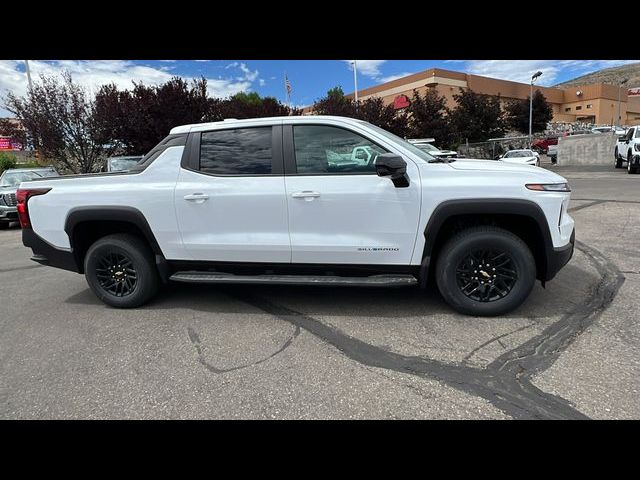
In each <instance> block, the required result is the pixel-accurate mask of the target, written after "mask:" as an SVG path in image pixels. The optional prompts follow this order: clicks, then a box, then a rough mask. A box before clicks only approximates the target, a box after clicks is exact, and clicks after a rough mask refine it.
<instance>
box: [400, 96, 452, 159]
mask: <svg viewBox="0 0 640 480" xmlns="http://www.w3.org/2000/svg"><path fill="white" fill-rule="evenodd" d="M407 110H408V113H409V132H410V136H411V137H413V138H434V139H435V143H436V145H437V146H439V147H441V148H450V147H451V145H452V143H453V141H454V132H453V130H452V128H451V124H450V122H449V109H448V108H447V101H446V99H445V98H444V97H443V96H441V95H439V94H438V92H437V91H436V90H433V89H428V90H427V91H426V92H425V94H424V95H420V92H418V91H417V90H414V91H413V99H412V100H411V105H409V107H408V109H407Z"/></svg>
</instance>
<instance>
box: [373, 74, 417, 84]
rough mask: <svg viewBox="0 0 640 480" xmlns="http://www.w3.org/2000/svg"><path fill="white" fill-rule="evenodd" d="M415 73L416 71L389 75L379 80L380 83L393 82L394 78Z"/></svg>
mask: <svg viewBox="0 0 640 480" xmlns="http://www.w3.org/2000/svg"><path fill="white" fill-rule="evenodd" d="M414 73H415V72H404V73H398V74H395V75H389V76H388V77H382V78H380V79H379V80H380V83H387V82H393V81H394V80H398V79H399V78H402V77H406V76H408V75H413V74H414Z"/></svg>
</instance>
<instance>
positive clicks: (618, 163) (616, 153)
mask: <svg viewBox="0 0 640 480" xmlns="http://www.w3.org/2000/svg"><path fill="white" fill-rule="evenodd" d="M615 159H616V168H622V159H621V158H620V155H618V147H616V152H615Z"/></svg>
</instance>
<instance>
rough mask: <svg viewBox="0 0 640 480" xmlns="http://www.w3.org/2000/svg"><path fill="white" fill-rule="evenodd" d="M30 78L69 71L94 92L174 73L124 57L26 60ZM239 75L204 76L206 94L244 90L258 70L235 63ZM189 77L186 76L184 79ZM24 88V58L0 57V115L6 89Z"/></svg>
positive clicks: (154, 80)
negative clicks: (224, 76) (121, 58)
mask: <svg viewBox="0 0 640 480" xmlns="http://www.w3.org/2000/svg"><path fill="white" fill-rule="evenodd" d="M29 66H30V70H31V78H32V80H33V81H34V82H36V81H38V79H39V77H40V75H42V74H44V75H59V74H60V73H62V72H63V71H64V70H67V71H69V73H71V76H72V77H73V79H74V81H75V82H77V83H79V84H81V85H84V86H85V87H86V88H88V89H89V91H90V92H95V91H96V90H97V89H98V88H99V87H100V86H101V85H104V84H108V83H115V84H116V85H117V87H118V88H120V89H130V88H131V87H132V86H133V84H132V81H135V82H143V83H144V84H147V85H157V84H161V83H164V82H166V81H167V80H169V79H170V78H172V77H173V76H174V74H171V73H169V72H168V71H166V70H165V68H166V67H160V68H154V67H149V66H144V65H140V64H136V63H134V62H131V61H125V60H60V61H40V60H30V61H29ZM235 67H237V68H239V69H240V70H241V71H242V73H243V75H242V76H240V77H237V78H218V79H212V78H207V83H208V93H209V95H212V96H217V97H227V96H230V95H234V94H236V93H238V92H242V91H247V90H249V89H250V88H251V85H252V83H253V82H254V81H255V80H256V79H257V78H258V73H259V72H258V71H257V70H255V71H251V70H250V69H249V68H248V67H247V66H246V65H245V64H236V65H235ZM187 79H189V80H190V78H187ZM26 91H27V78H26V74H25V73H24V61H22V60H0V117H7V116H12V114H11V113H10V112H8V111H7V110H5V109H4V105H3V99H4V97H5V96H6V95H7V93H9V92H13V94H15V95H17V96H23V95H25V94H26Z"/></svg>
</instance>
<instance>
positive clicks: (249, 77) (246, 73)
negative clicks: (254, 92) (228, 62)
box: [238, 63, 260, 82]
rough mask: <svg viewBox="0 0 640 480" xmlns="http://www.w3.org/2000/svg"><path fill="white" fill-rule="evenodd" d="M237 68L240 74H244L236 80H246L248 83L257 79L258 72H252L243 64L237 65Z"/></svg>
mask: <svg viewBox="0 0 640 480" xmlns="http://www.w3.org/2000/svg"><path fill="white" fill-rule="evenodd" d="M238 68H239V69H240V70H242V73H244V75H243V76H242V77H238V80H248V81H250V82H253V81H254V80H255V79H256V78H258V74H259V73H260V72H258V70H255V71H253V72H252V71H251V70H250V69H249V67H247V65H246V64H244V63H241V64H240V65H238Z"/></svg>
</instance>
